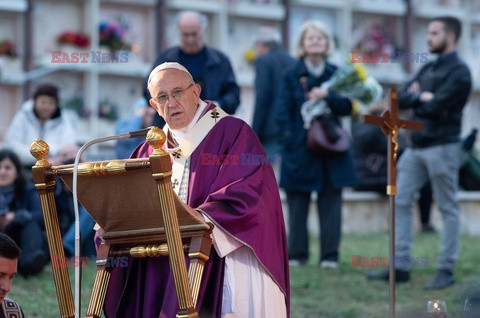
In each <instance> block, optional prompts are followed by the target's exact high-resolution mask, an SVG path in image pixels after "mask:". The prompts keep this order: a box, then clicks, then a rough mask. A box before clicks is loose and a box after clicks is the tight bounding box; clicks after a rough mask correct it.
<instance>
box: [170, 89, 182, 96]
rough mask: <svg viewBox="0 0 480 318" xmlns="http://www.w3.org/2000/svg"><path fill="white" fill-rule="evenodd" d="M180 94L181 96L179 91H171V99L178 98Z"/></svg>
mask: <svg viewBox="0 0 480 318" xmlns="http://www.w3.org/2000/svg"><path fill="white" fill-rule="evenodd" d="M180 94H182V91H181V90H177V91H173V92H172V96H173V97H178V96H180Z"/></svg>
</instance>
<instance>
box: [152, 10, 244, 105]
mask: <svg viewBox="0 0 480 318" xmlns="http://www.w3.org/2000/svg"><path fill="white" fill-rule="evenodd" d="M207 24H208V22H207V18H206V17H205V16H204V15H203V14H200V13H198V12H196V11H182V12H180V13H179V14H178V16H177V28H178V33H179V36H180V45H178V46H173V47H170V48H166V49H165V50H163V51H161V52H160V54H159V55H158V57H157V59H156V60H155V62H154V63H153V65H152V70H153V69H154V68H155V67H156V66H157V65H160V64H162V63H163V62H178V63H180V64H182V65H184V66H185V67H186V68H187V70H188V71H189V72H190V74H192V76H193V80H194V81H195V83H197V84H200V86H201V87H202V92H201V95H200V98H201V99H204V100H210V101H212V102H213V103H215V104H216V105H217V106H219V107H221V108H222V109H223V110H224V111H225V112H226V113H228V114H234V113H235V111H236V109H237V107H238V105H239V104H240V88H239V87H238V85H237V82H236V79H235V74H234V73H233V69H232V66H231V63H230V60H229V59H228V57H227V56H226V55H225V54H224V53H222V52H220V51H219V50H217V49H214V48H212V47H210V46H207V45H206V44H205V32H206V29H207ZM144 96H145V98H146V100H147V101H148V100H150V94H149V93H148V90H147V82H146V81H145V85H144Z"/></svg>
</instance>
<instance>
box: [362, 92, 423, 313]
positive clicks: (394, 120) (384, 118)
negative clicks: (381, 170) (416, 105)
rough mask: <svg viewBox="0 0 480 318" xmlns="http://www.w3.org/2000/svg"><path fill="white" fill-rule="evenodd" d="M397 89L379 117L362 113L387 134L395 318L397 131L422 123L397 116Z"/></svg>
mask: <svg viewBox="0 0 480 318" xmlns="http://www.w3.org/2000/svg"><path fill="white" fill-rule="evenodd" d="M397 99H398V98H397V90H396V89H395V88H392V89H391V90H390V107H389V109H388V110H386V111H385V112H383V114H382V115H381V116H380V117H377V116H371V115H364V116H363V121H364V122H365V123H367V124H373V125H378V126H380V128H381V129H382V132H383V133H384V134H385V135H386V136H388V176H387V195H388V196H389V199H390V222H389V224H390V231H389V233H390V241H389V245H390V247H389V254H390V255H389V256H390V258H389V260H390V261H389V286H390V318H395V266H394V262H395V195H396V194H397V185H396V184H397V177H396V175H397V151H398V132H399V130H400V129H410V130H421V129H422V123H420V122H415V121H408V120H402V119H400V118H399V117H398V103H397Z"/></svg>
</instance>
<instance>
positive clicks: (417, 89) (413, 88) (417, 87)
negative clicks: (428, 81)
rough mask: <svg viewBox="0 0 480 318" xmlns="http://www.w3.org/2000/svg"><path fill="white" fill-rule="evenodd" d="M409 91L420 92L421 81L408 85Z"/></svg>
mask: <svg viewBox="0 0 480 318" xmlns="http://www.w3.org/2000/svg"><path fill="white" fill-rule="evenodd" d="M407 91H408V92H409V93H410V94H415V93H420V83H419V82H418V81H413V82H412V83H411V84H410V86H408V89H407Z"/></svg>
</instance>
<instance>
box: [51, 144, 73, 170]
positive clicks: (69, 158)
mask: <svg viewBox="0 0 480 318" xmlns="http://www.w3.org/2000/svg"><path fill="white" fill-rule="evenodd" d="M77 152H78V147H77V146H65V147H63V148H62V149H60V151H59V152H58V155H57V156H56V157H52V158H49V159H48V160H49V161H50V163H51V164H53V165H54V166H58V165H62V164H67V163H72V162H73V161H74V160H75V156H76V155H77Z"/></svg>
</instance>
